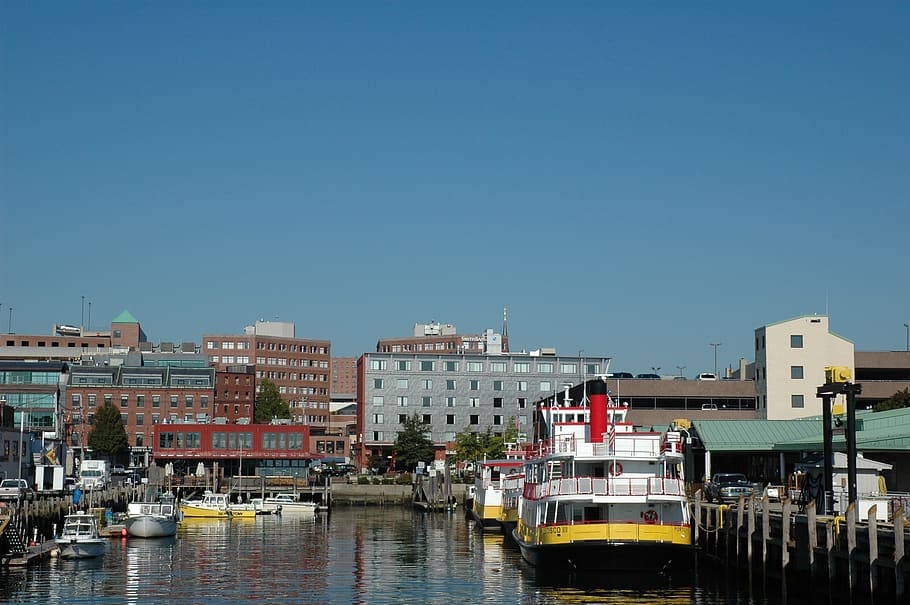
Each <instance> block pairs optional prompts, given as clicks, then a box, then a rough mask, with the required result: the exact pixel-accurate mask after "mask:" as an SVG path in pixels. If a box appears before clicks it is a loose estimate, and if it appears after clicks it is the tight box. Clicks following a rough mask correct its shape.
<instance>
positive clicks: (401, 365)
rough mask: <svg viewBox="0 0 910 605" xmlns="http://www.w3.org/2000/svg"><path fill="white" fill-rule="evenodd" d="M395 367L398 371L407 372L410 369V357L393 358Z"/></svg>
mask: <svg viewBox="0 0 910 605" xmlns="http://www.w3.org/2000/svg"><path fill="white" fill-rule="evenodd" d="M395 369H396V370H398V371H399V372H409V371H410V370H411V360H410V359H396V360H395Z"/></svg>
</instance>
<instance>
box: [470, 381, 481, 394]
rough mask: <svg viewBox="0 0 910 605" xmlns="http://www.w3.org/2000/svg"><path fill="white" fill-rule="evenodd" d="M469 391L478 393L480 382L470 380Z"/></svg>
mask: <svg viewBox="0 0 910 605" xmlns="http://www.w3.org/2000/svg"><path fill="white" fill-rule="evenodd" d="M471 390H472V391H479V390H480V381H479V380H472V381H471Z"/></svg>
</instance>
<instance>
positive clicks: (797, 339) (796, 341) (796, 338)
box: [790, 334, 803, 349]
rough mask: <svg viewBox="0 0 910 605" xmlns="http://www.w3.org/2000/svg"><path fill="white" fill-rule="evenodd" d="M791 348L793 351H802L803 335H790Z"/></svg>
mask: <svg viewBox="0 0 910 605" xmlns="http://www.w3.org/2000/svg"><path fill="white" fill-rule="evenodd" d="M790 348H791V349H802V348H803V335H802V334H791V335H790Z"/></svg>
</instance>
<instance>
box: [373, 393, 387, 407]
mask: <svg viewBox="0 0 910 605" xmlns="http://www.w3.org/2000/svg"><path fill="white" fill-rule="evenodd" d="M384 403H385V398H384V397H383V396H382V395H373V405H382V404H384Z"/></svg>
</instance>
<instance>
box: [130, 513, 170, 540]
mask: <svg viewBox="0 0 910 605" xmlns="http://www.w3.org/2000/svg"><path fill="white" fill-rule="evenodd" d="M125 525H126V532H127V533H128V534H129V535H130V536H132V537H134V538H164V537H167V536H175V535H177V519H175V518H174V517H161V516H152V515H139V516H136V517H129V518H127V520H126V522H125Z"/></svg>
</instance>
